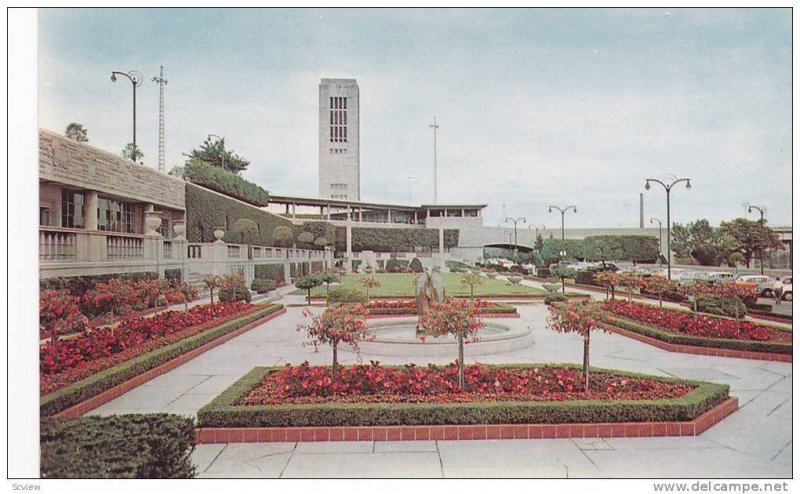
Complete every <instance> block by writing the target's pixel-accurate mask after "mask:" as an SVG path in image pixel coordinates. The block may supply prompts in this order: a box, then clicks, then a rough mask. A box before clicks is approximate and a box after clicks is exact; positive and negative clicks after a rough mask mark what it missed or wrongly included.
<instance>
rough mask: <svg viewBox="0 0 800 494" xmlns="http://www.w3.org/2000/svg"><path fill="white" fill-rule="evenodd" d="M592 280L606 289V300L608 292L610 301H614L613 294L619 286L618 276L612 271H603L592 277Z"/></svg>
mask: <svg viewBox="0 0 800 494" xmlns="http://www.w3.org/2000/svg"><path fill="white" fill-rule="evenodd" d="M594 280H595V281H596V282H598V283H600V285H601V286H604V287H605V288H606V298H608V292H609V291H611V300H614V294H615V293H614V292H615V290H616V287H617V285H619V275H618V274H617V273H615V272H613V271H603V272H602V273H597V274H596V275H594Z"/></svg>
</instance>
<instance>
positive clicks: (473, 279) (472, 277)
mask: <svg viewBox="0 0 800 494" xmlns="http://www.w3.org/2000/svg"><path fill="white" fill-rule="evenodd" d="M459 281H460V282H461V286H468V287H469V298H474V297H475V287H476V286H477V285H480V284H482V283H483V276H481V274H480V273H479V272H477V271H472V270H470V271H467V272H466V273H463V274H462V275H461V276H460V277H459Z"/></svg>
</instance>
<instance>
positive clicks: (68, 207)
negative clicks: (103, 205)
mask: <svg viewBox="0 0 800 494" xmlns="http://www.w3.org/2000/svg"><path fill="white" fill-rule="evenodd" d="M61 226H63V227H64V228H83V227H84V225H83V193H81V192H75V191H74V190H68V189H62V190H61Z"/></svg>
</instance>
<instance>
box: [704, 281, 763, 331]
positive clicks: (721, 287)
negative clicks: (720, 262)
mask: <svg viewBox="0 0 800 494" xmlns="http://www.w3.org/2000/svg"><path fill="white" fill-rule="evenodd" d="M711 291H712V293H715V294H716V295H718V296H719V297H720V298H723V299H726V298H727V299H731V300H733V306H734V311H735V312H734V314H735V320H736V323H735V326H736V335H737V336H739V316H740V313H739V305H740V304H743V303H744V301H745V300H747V299H754V298H756V297H757V296H758V286H757V285H756V284H754V283H736V282H733V281H725V282H722V283H719V284H717V285H712V287H711Z"/></svg>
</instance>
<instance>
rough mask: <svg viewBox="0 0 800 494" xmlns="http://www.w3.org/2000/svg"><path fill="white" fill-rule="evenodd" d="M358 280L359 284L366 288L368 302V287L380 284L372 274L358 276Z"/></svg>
mask: <svg viewBox="0 0 800 494" xmlns="http://www.w3.org/2000/svg"><path fill="white" fill-rule="evenodd" d="M358 282H359V283H360V284H361V286H363V287H364V289H366V291H367V303H369V289H370V288H375V287H379V286H381V282H380V280H378V279H377V278H375V277H374V276H364V277H362V278H359V280H358Z"/></svg>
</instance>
